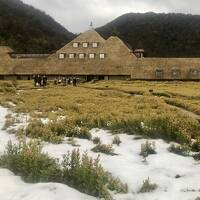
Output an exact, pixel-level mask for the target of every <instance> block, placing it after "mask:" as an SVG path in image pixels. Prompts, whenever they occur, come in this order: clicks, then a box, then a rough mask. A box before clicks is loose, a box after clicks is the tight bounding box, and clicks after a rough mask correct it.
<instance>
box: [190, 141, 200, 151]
mask: <svg viewBox="0 0 200 200" xmlns="http://www.w3.org/2000/svg"><path fill="white" fill-rule="evenodd" d="M191 148H192V151H195V152H199V151H200V138H197V139H196V140H195V141H194V142H193V143H192V145H191Z"/></svg>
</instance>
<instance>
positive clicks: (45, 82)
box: [42, 75, 47, 87]
mask: <svg viewBox="0 0 200 200" xmlns="http://www.w3.org/2000/svg"><path fill="white" fill-rule="evenodd" d="M42 85H43V87H45V86H47V76H46V75H44V76H43V77H42Z"/></svg>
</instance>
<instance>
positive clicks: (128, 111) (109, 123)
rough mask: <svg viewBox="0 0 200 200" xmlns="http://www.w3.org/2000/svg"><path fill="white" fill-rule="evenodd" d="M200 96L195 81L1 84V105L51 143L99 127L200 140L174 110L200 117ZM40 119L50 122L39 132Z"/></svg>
mask: <svg viewBox="0 0 200 200" xmlns="http://www.w3.org/2000/svg"><path fill="white" fill-rule="evenodd" d="M199 91H200V83H199V82H145V81H107V82H106V81H100V82H96V83H82V84H81V85H79V86H78V87H72V86H68V87H64V86H55V85H53V84H49V85H48V87H46V88H44V89H43V88H34V86H33V82H32V81H29V82H28V81H18V82H16V81H14V82H9V81H8V82H5V81H2V82H0V94H1V95H0V103H1V105H2V106H7V107H9V108H10V109H11V110H12V111H13V112H15V113H27V114H29V115H30V116H31V121H30V124H31V123H32V125H33V123H34V125H35V126H40V129H39V132H42V134H35V132H34V131H32V132H31V133H30V134H29V135H30V136H32V137H41V138H43V139H45V140H49V141H52V142H60V141H62V139H61V138H62V137H63V136H65V135H66V134H69V132H70V133H71V132H72V130H74V129H75V128H76V127H80V128H82V130H83V131H84V132H87V131H86V129H88V130H89V129H91V128H104V129H108V130H111V131H112V132H113V133H116V132H125V133H128V134H137V135H143V136H144V137H150V138H162V139H164V140H166V141H176V142H179V143H187V144H190V142H191V139H199V137H200V124H199V121H198V120H197V119H196V118H195V117H193V116H191V115H189V114H187V113H186V112H182V110H180V109H177V108H176V107H174V106H178V107H180V108H184V109H186V110H188V111H191V112H193V113H195V114H200V101H199V99H200V92H199ZM9 102H12V103H14V104H15V105H16V106H11V105H10V103H9ZM171 105H173V107H172V106H171ZM42 118H45V119H46V118H48V119H50V120H51V121H50V122H49V123H47V124H45V125H44V126H42V127H41V124H40V125H38V124H39V122H38V120H40V119H42ZM61 118H62V119H61ZM32 127H33V126H32ZM55 127H57V129H55ZM61 129H63V131H60V130H61ZM58 130H59V131H58ZM37 132H38V129H37ZM47 135H50V137H48V136H47ZM54 136H55V138H54ZM58 137H59V139H58ZM60 137H61V138H60ZM52 138H53V139H52ZM54 139H55V140H54Z"/></svg>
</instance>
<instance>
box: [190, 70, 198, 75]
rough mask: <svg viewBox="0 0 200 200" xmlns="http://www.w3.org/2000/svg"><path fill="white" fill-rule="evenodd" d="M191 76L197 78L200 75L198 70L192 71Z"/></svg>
mask: <svg viewBox="0 0 200 200" xmlns="http://www.w3.org/2000/svg"><path fill="white" fill-rule="evenodd" d="M190 75H191V76H192V77H197V76H198V75H199V71H198V69H190Z"/></svg>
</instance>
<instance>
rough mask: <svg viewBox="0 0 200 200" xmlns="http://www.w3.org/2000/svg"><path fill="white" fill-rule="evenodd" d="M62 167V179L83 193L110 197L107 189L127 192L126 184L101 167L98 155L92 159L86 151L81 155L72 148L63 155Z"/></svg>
mask: <svg viewBox="0 0 200 200" xmlns="http://www.w3.org/2000/svg"><path fill="white" fill-rule="evenodd" d="M62 167H63V181H64V182H65V181H66V184H69V185H70V186H72V187H75V188H76V189H78V190H80V191H82V192H84V193H87V194H90V195H93V196H97V197H100V198H105V199H112V198H111V195H110V193H109V191H108V189H110V190H112V191H117V192H127V186H126V185H124V184H122V183H121V181H120V180H119V179H115V178H113V177H112V176H111V175H110V174H109V173H108V172H106V171H105V170H104V169H103V168H102V166H101V165H100V163H99V157H98V158H97V159H95V160H93V159H92V158H90V157H88V155H87V154H86V153H85V154H84V155H83V156H82V157H81V156H80V153H79V150H74V151H72V153H68V155H66V156H64V160H63V163H62Z"/></svg>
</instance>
